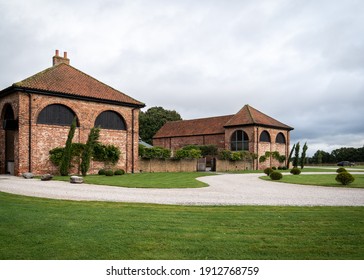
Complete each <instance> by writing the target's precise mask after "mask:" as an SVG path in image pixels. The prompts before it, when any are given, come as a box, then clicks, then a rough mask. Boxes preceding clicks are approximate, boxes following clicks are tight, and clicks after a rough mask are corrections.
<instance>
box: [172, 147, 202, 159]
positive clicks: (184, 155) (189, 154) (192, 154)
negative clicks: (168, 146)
mask: <svg viewBox="0 0 364 280" xmlns="http://www.w3.org/2000/svg"><path fill="white" fill-rule="evenodd" d="M175 158H176V159H197V158H201V150H196V149H190V150H185V149H180V150H177V151H176V153H175Z"/></svg>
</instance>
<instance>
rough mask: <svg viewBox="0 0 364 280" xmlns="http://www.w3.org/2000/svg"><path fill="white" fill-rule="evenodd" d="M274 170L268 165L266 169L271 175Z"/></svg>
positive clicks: (265, 171) (266, 172)
mask: <svg viewBox="0 0 364 280" xmlns="http://www.w3.org/2000/svg"><path fill="white" fill-rule="evenodd" d="M272 172H273V169H272V168H270V167H267V168H266V169H264V173H265V174H267V176H269V175H270V174H271V173H272Z"/></svg>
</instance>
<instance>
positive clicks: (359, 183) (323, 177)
mask: <svg viewBox="0 0 364 280" xmlns="http://www.w3.org/2000/svg"><path fill="white" fill-rule="evenodd" d="M336 175H337V173H334V174H313V175H311V174H310V175H308V174H307V175H306V174H304V173H301V174H300V175H286V174H283V178H282V179H281V180H279V181H275V182H281V183H290V184H300V185H313V186H324V187H342V188H364V174H352V175H353V176H354V178H355V181H354V182H353V183H351V184H350V185H346V186H344V185H342V184H341V183H338V182H336V180H335V177H336ZM260 178H261V179H263V180H268V181H270V180H271V179H270V178H269V177H268V176H262V177H260Z"/></svg>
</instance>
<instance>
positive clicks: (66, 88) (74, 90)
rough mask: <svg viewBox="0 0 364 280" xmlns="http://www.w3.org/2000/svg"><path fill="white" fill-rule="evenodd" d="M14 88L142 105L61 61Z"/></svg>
mask: <svg viewBox="0 0 364 280" xmlns="http://www.w3.org/2000/svg"><path fill="white" fill-rule="evenodd" d="M13 87H14V88H22V89H30V90H36V91H39V92H45V93H47V94H50V95H52V93H53V94H56V93H57V94H64V95H68V97H71V98H72V97H73V98H77V97H79V98H86V99H87V98H90V99H93V100H95V101H97V100H100V101H103V102H112V103H122V104H125V105H130V106H136V107H144V104H143V103H142V102H140V101H138V100H135V99H133V98H131V97H130V96H128V95H126V94H124V93H122V92H120V91H118V90H116V89H114V88H112V87H110V86H108V85H106V84H104V83H102V82H100V81H98V80H96V79H95V78H93V77H91V76H89V75H87V74H85V73H83V72H82V71H80V70H78V69H76V68H74V67H72V66H70V65H68V64H66V63H61V64H58V65H55V66H53V67H50V68H47V69H45V70H44V71H42V72H39V73H37V74H35V75H33V76H31V77H29V78H27V79H25V80H23V81H21V82H18V83H15V84H13Z"/></svg>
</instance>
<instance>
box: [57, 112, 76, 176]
mask: <svg viewBox="0 0 364 280" xmlns="http://www.w3.org/2000/svg"><path fill="white" fill-rule="evenodd" d="M76 125H77V118H76V117H74V118H73V121H72V124H71V127H70V130H69V132H68V137H67V141H66V147H65V148H64V150H63V154H62V158H61V163H60V167H59V172H60V173H61V175H62V176H68V173H69V169H70V166H71V159H72V140H73V136H74V135H75V131H76Z"/></svg>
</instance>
